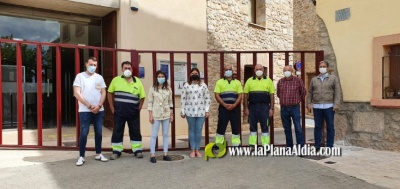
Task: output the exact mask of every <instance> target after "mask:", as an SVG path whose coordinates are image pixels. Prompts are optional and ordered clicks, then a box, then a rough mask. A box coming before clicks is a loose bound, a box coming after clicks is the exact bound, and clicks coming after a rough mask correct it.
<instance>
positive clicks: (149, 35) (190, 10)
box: [117, 0, 207, 136]
mask: <svg viewBox="0 0 400 189" xmlns="http://www.w3.org/2000/svg"><path fill="white" fill-rule="evenodd" d="M129 3H130V1H129V0H121V2H120V9H119V10H118V12H117V13H118V14H117V32H118V34H117V35H118V40H117V48H122V49H137V50H206V49H207V36H206V1H198V0H187V1H181V0H169V1H156V0H147V1H139V10H138V11H132V10H131V9H130V4H129ZM140 55H141V60H140V65H139V66H143V67H145V78H144V79H141V80H142V82H143V85H144V88H145V90H146V94H147V93H148V90H149V88H150V87H151V85H152V83H153V68H152V59H151V54H140ZM174 59H175V61H179V62H186V60H187V59H186V55H185V54H175V57H174ZM125 60H130V54H129V53H120V54H118V63H119V64H120V63H121V62H122V61H125ZM159 60H169V55H168V54H157V62H158V61H159ZM191 60H192V62H193V63H194V62H196V63H197V64H198V68H199V69H200V71H203V70H204V66H203V64H202V62H203V58H202V56H197V55H192V59H191ZM118 73H119V74H121V71H120V65H118ZM175 105H176V109H175V111H176V122H175V123H176V134H177V135H181V134H186V133H187V123H186V120H184V119H182V118H180V116H179V112H180V96H176V98H175ZM141 123H142V126H141V128H142V134H143V136H147V135H149V134H150V132H151V125H150V123H149V121H148V112H147V100H146V101H145V104H144V106H143V110H142V113H141Z"/></svg>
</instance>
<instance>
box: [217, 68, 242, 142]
mask: <svg viewBox="0 0 400 189" xmlns="http://www.w3.org/2000/svg"><path fill="white" fill-rule="evenodd" d="M224 69H225V74H224V75H225V77H224V78H222V79H219V80H218V81H217V83H216V84H215V89H214V93H215V99H216V100H217V102H218V103H219V107H218V124H217V136H216V137H215V143H217V144H218V143H220V144H223V143H224V140H225V131H226V127H227V126H228V122H231V128H232V145H233V146H239V145H240V135H239V133H240V130H239V126H240V102H241V101H242V93H243V90H242V83H241V82H240V81H239V80H237V79H235V78H233V77H232V75H233V74H232V66H229V65H228V66H225V68H224Z"/></svg>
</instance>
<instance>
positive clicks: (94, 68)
mask: <svg viewBox="0 0 400 189" xmlns="http://www.w3.org/2000/svg"><path fill="white" fill-rule="evenodd" d="M87 70H88V72H89V73H94V72H95V71H96V66H88V68H87Z"/></svg>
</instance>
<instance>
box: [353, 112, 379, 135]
mask: <svg viewBox="0 0 400 189" xmlns="http://www.w3.org/2000/svg"><path fill="white" fill-rule="evenodd" d="M384 121H385V115H384V113H381V112H355V113H354V114H353V130H354V131H356V132H364V133H381V132H382V131H383V129H384V128H385V124H384Z"/></svg>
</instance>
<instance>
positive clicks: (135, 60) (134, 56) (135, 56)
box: [131, 50, 139, 77]
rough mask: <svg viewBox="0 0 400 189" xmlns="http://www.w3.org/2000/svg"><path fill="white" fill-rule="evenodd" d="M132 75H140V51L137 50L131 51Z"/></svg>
mask: <svg viewBox="0 0 400 189" xmlns="http://www.w3.org/2000/svg"><path fill="white" fill-rule="evenodd" d="M131 63H132V75H133V76H136V77H138V76H139V53H138V52H137V50H132V51H131Z"/></svg>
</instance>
